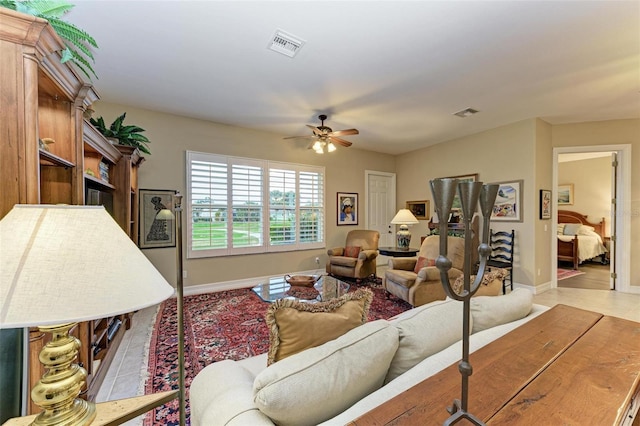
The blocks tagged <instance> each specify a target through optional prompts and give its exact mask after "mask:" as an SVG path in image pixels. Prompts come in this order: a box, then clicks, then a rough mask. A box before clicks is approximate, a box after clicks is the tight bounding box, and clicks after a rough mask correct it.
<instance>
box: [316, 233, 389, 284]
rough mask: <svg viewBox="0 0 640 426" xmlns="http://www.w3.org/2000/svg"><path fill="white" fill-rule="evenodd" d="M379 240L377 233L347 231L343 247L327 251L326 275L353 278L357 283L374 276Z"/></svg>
mask: <svg viewBox="0 0 640 426" xmlns="http://www.w3.org/2000/svg"><path fill="white" fill-rule="evenodd" d="M379 240H380V233H379V232H378V231H370V230H366V229H356V230H354V231H349V233H348V234H347V240H346V242H345V245H344V247H336V248H332V249H329V250H327V254H328V255H329V258H328V260H327V273H328V274H330V275H337V276H341V277H351V278H355V279H356V280H358V281H359V280H360V279H362V278H366V277H368V276H371V275H373V276H375V275H376V258H377V257H378V241H379ZM356 252H357V253H356ZM354 255H355V256H354Z"/></svg>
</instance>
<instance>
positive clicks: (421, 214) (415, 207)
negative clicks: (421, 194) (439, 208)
mask: <svg viewBox="0 0 640 426" xmlns="http://www.w3.org/2000/svg"><path fill="white" fill-rule="evenodd" d="M406 209H407V210H409V211H410V212H411V213H413V215H414V216H415V217H416V219H418V220H429V200H421V201H407V203H406Z"/></svg>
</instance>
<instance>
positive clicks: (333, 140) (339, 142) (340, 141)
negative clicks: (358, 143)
mask: <svg viewBox="0 0 640 426" xmlns="http://www.w3.org/2000/svg"><path fill="white" fill-rule="evenodd" d="M328 138H329V139H330V140H331V141H332V142H335V143H337V144H338V145H342V146H345V147H350V146H351V145H352V143H351V142H349V141H345V140H344V139H340V138H337V137H335V136H328Z"/></svg>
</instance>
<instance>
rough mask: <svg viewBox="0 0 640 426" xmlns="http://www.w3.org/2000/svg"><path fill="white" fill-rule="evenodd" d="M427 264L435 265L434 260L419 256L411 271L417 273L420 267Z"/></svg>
mask: <svg viewBox="0 0 640 426" xmlns="http://www.w3.org/2000/svg"><path fill="white" fill-rule="evenodd" d="M427 266H436V260H435V259H429V258H427V257H422V256H420V257H418V261H417V262H416V267H415V268H413V272H415V273H416V274H417V273H418V272H420V269H422V268H424V267H427Z"/></svg>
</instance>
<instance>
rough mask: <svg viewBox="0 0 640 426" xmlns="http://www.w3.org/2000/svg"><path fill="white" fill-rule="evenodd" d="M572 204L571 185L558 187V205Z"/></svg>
mask: <svg viewBox="0 0 640 426" xmlns="http://www.w3.org/2000/svg"><path fill="white" fill-rule="evenodd" d="M572 204H573V184H572V183H569V184H566V185H558V205H572Z"/></svg>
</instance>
